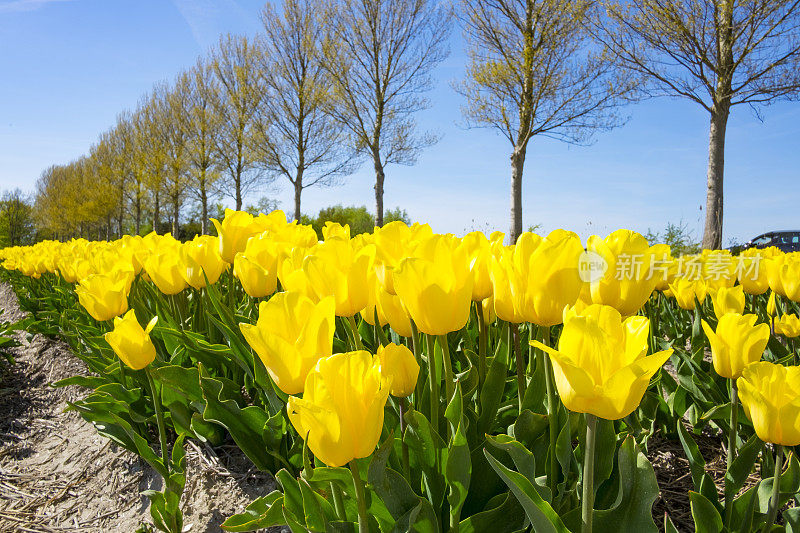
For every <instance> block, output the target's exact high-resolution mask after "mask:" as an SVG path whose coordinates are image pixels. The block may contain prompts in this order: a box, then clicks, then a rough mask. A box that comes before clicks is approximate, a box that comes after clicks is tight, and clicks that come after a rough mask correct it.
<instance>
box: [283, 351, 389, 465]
mask: <svg viewBox="0 0 800 533" xmlns="http://www.w3.org/2000/svg"><path fill="white" fill-rule="evenodd" d="M389 387H390V383H389V379H388V378H387V377H386V376H384V375H382V374H381V370H380V365H379V363H378V362H377V361H376V360H375V359H374V358H373V356H372V355H371V354H370V353H368V352H365V351H357V352H349V353H340V354H336V355H332V356H330V357H325V358H324V359H320V360H319V362H318V363H317V365H316V367H314V369H313V370H312V371H311V372H309V374H308V377H307V378H306V382H305V392H304V393H303V397H302V398H298V397H296V396H292V397H290V398H289V401H288V403H287V405H286V410H287V412H288V414H289V420H290V421H291V423H292V425H293V426H294V428H295V429H296V430H297V432H298V433H299V434H300V436H301V437H302V438H303V439H305V441H306V443H307V445H308V448H309V450H311V452H312V453H313V454H314V456H315V457H316V458H317V459H319V460H320V461H322V462H323V463H325V464H326V465H328V466H332V467H338V466H343V465H346V464H347V463H349V462H350V461H352V460H353V459H359V458H362V457H368V456H369V455H370V454H372V452H373V451H374V450H375V447H376V446H377V444H378V440H379V439H380V436H381V431H382V429H383V409H384V406H385V405H386V399H387V398H388V396H389Z"/></svg>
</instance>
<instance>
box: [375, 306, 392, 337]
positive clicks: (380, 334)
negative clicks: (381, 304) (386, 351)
mask: <svg viewBox="0 0 800 533" xmlns="http://www.w3.org/2000/svg"><path fill="white" fill-rule="evenodd" d="M373 316H374V317H375V318H374V320H375V336H376V337H375V338H376V339H379V340H380V343H381V346H388V345H389V344H390V343H389V339H388V338H387V337H386V332H385V331H383V326H381V321H380V320H378V310H377V309H375V311H374V314H373Z"/></svg>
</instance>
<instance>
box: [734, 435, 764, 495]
mask: <svg viewBox="0 0 800 533" xmlns="http://www.w3.org/2000/svg"><path fill="white" fill-rule="evenodd" d="M763 448H764V443H763V442H762V441H761V439H759V438H758V435H756V434H753V435H752V436H751V437H750V438H749V439H748V440H747V442H746V443H745V444H744V446H742V447H741V449H740V450H739V453H738V455H737V456H736V459H734V460H733V463H732V464H731V467H730V469H729V470H728V471H727V472H726V473H725V482H726V485H727V487H728V490H729V491H730V493H731V494H736V493H737V492H739V489H741V488H742V485H744V482H745V481H746V480H747V477H748V476H749V475H750V473H751V472H752V471H753V467H754V466H755V464H756V460H757V459H758V454H759V453H760V452H761V450H762V449H763Z"/></svg>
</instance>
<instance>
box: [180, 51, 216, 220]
mask: <svg viewBox="0 0 800 533" xmlns="http://www.w3.org/2000/svg"><path fill="white" fill-rule="evenodd" d="M175 90H176V91H185V92H186V94H185V99H186V104H187V106H188V108H187V110H186V111H187V115H186V117H185V119H184V120H181V121H180V124H181V125H182V127H183V128H184V130H185V134H186V137H187V141H188V142H187V144H186V160H187V163H188V171H189V192H190V193H191V194H192V195H193V196H194V198H195V200H196V201H197V202H199V204H200V212H201V217H202V221H201V226H202V232H203V234H207V233H208V204H209V200H213V196H214V194H213V190H214V185H215V184H216V182H217V180H218V178H219V175H220V174H219V163H218V158H217V154H216V152H215V150H214V145H215V141H216V135H217V128H218V122H217V115H216V114H215V113H214V108H213V102H214V95H215V92H216V90H217V87H216V83H215V80H214V78H213V72H212V70H211V66H210V65H209V64H208V62H206V61H204V60H202V59H201V60H199V61H198V62H197V64H196V65H195V66H194V68H192V69H191V70H190V71H188V72H185V73H183V74H181V75H180V76H179V77H178V82H177V83H176V87H175Z"/></svg>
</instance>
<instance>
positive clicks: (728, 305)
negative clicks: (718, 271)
mask: <svg viewBox="0 0 800 533" xmlns="http://www.w3.org/2000/svg"><path fill="white" fill-rule="evenodd" d="M711 303H712V304H713V305H714V314H715V315H717V318H721V317H722V315H726V314H728V313H738V314H740V315H741V314H742V313H743V312H744V289H743V288H742V286H741V285H736V286H735V287H730V288H728V287H720V288H719V289H717V290H716V291H714V292H713V293H712V295H711Z"/></svg>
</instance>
